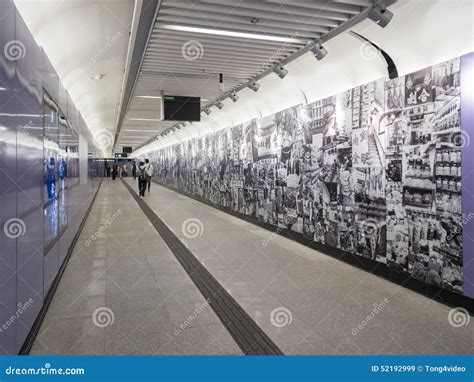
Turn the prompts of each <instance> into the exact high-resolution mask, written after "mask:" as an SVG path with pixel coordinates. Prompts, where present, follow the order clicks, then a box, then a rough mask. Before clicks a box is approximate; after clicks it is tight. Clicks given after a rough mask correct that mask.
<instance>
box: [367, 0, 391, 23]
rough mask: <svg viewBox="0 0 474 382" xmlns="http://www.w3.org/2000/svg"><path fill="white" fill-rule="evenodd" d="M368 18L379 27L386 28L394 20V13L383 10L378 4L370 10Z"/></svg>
mask: <svg viewBox="0 0 474 382" xmlns="http://www.w3.org/2000/svg"><path fill="white" fill-rule="evenodd" d="M367 17H368V18H369V19H371V20H372V21H373V22H374V23H375V24H377V25H378V26H379V27H382V28H385V27H386V26H387V25H388V23H389V22H390V20H391V19H392V17H393V13H392V12H390V11H389V10H388V9H385V8H382V7H381V6H380V5H378V4H376V5H374V6H373V7H372V8H370V11H369V13H368V14H367Z"/></svg>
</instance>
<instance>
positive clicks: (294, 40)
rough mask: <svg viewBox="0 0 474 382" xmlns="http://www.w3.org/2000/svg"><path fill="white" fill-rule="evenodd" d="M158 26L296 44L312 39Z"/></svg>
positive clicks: (166, 27)
mask: <svg viewBox="0 0 474 382" xmlns="http://www.w3.org/2000/svg"><path fill="white" fill-rule="evenodd" d="M157 27H158V28H160V29H169V30H175V31H181V32H191V33H202V34H213V35H219V36H229V37H240V38H250V39H254V40H266V41H278V42H289V43H296V44H307V43H308V42H310V40H306V39H298V38H289V37H278V36H270V35H265V34H259V33H244V32H235V31H229V30H222V29H210V28H198V27H190V26H186V25H174V24H166V23H157Z"/></svg>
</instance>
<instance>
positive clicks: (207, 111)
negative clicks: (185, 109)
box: [204, 108, 212, 115]
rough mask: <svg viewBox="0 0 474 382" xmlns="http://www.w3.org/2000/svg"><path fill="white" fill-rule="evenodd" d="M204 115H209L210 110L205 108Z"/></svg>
mask: <svg viewBox="0 0 474 382" xmlns="http://www.w3.org/2000/svg"><path fill="white" fill-rule="evenodd" d="M204 113H206V114H207V115H209V114H211V113H212V111H211V109H209V108H207V109H204Z"/></svg>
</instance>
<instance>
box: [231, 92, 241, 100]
mask: <svg viewBox="0 0 474 382" xmlns="http://www.w3.org/2000/svg"><path fill="white" fill-rule="evenodd" d="M229 98H230V99H231V100H232V101H234V102H237V101H238V100H239V96H238V95H237V94H236V93H235V92H230V94H229Z"/></svg>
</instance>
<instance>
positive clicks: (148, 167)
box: [145, 158, 153, 192]
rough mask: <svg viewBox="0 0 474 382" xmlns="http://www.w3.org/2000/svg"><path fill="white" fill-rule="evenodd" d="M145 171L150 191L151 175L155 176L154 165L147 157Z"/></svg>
mask: <svg viewBox="0 0 474 382" xmlns="http://www.w3.org/2000/svg"><path fill="white" fill-rule="evenodd" d="M145 173H146V184H147V185H148V192H150V186H151V177H152V176H153V165H152V164H151V163H150V160H149V159H148V158H147V159H145Z"/></svg>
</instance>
